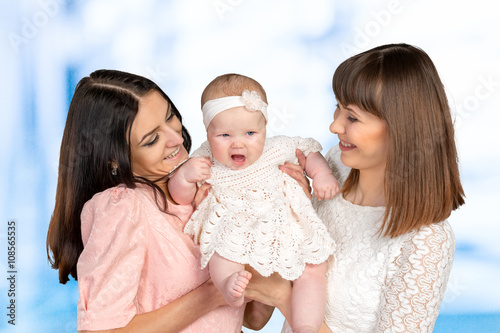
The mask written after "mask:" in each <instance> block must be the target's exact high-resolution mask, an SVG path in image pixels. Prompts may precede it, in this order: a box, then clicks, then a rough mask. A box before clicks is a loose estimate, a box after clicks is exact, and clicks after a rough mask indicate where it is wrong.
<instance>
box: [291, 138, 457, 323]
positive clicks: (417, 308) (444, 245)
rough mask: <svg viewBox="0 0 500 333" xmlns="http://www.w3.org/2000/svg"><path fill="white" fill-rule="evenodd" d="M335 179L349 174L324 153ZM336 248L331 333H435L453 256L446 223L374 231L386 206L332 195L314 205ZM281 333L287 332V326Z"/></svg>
mask: <svg viewBox="0 0 500 333" xmlns="http://www.w3.org/2000/svg"><path fill="white" fill-rule="evenodd" d="M326 159H327V161H328V164H329V165H330V166H331V167H332V169H333V171H334V174H335V176H336V178H337V179H338V180H339V182H341V183H342V182H343V181H344V180H345V179H346V178H347V175H348V173H349V171H350V169H349V168H347V167H346V166H344V165H343V164H342V162H341V161H340V150H339V149H338V146H337V147H334V148H332V149H331V150H330V151H329V152H328V154H327V155H326ZM314 205H315V207H316V208H317V212H318V215H319V216H320V217H321V218H322V219H323V221H324V222H325V224H326V225H327V226H328V230H329V231H330V234H331V235H332V237H333V239H334V240H335V243H336V245H337V248H336V250H335V252H334V257H335V259H334V260H330V261H329V268H328V275H327V276H328V285H327V307H326V315H325V323H326V324H327V326H328V327H329V328H330V330H331V331H332V332H343V333H349V332H352V333H363V332H418V333H421V332H432V330H433V328H434V323H435V321H436V319H437V316H438V314H439V307H440V305H441V301H442V299H443V296H444V293H445V291H446V285H447V283H448V277H449V274H450V270H451V267H452V263H453V255H454V252H455V237H454V235H453V231H452V229H451V227H450V225H449V223H448V222H447V221H443V222H440V223H437V224H432V225H431V226H427V227H423V228H421V229H420V230H419V231H412V232H410V233H407V234H405V235H401V236H399V237H396V238H392V239H391V238H387V237H382V236H380V235H379V234H378V231H379V227H380V225H381V221H382V218H383V216H384V211H385V209H384V207H367V206H359V205H354V204H352V203H351V202H349V201H347V200H345V199H343V197H342V195H340V194H339V195H337V196H336V197H335V198H334V199H332V200H328V201H320V202H315V203H314ZM283 332H291V330H290V329H289V327H288V325H287V324H285V328H284V329H283Z"/></svg>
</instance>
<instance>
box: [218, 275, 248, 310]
mask: <svg viewBox="0 0 500 333" xmlns="http://www.w3.org/2000/svg"><path fill="white" fill-rule="evenodd" d="M251 278H252V273H250V272H247V271H245V270H243V271H239V272H237V273H233V274H232V275H230V276H228V277H227V278H226V280H225V282H224V288H223V290H221V292H222V295H223V296H224V299H225V300H226V302H227V304H229V305H231V306H233V307H240V306H242V305H243V303H244V302H245V297H244V294H245V289H246V287H247V285H248V282H249V281H250V279H251Z"/></svg>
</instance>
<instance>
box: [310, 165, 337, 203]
mask: <svg viewBox="0 0 500 333" xmlns="http://www.w3.org/2000/svg"><path fill="white" fill-rule="evenodd" d="M312 186H313V190H314V195H315V196H316V198H318V200H329V199H331V198H333V197H334V196H335V195H337V193H339V183H338V182H337V179H335V177H334V176H333V174H332V173H331V172H326V173H322V174H319V175H316V177H314V179H313V183H312Z"/></svg>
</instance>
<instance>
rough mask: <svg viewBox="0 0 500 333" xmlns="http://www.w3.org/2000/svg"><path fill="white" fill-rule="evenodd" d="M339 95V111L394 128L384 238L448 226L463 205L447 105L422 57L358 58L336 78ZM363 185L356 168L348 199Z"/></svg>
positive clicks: (401, 47) (392, 50)
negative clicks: (346, 108) (350, 110)
mask: <svg viewBox="0 0 500 333" xmlns="http://www.w3.org/2000/svg"><path fill="white" fill-rule="evenodd" d="M333 91H334V93H335V96H336V98H337V100H338V101H339V103H340V104H342V105H349V104H354V105H357V106H358V107H360V108H361V109H362V110H364V111H367V112H370V113H372V114H374V115H375V116H377V117H379V118H380V119H382V120H384V121H385V122H386V124H387V130H388V135H389V153H388V156H387V162H386V170H385V179H384V184H385V185H384V192H385V203H386V211H385V216H384V223H383V226H382V229H381V232H383V234H384V235H385V236H389V237H396V236H399V235H402V234H405V233H407V232H409V231H411V230H414V229H418V228H419V227H421V226H424V225H429V224H432V223H437V222H440V221H443V220H445V219H446V218H448V217H449V216H450V214H451V212H452V211H453V210H455V209H457V208H458V207H460V206H461V205H463V204H464V197H465V195H464V191H463V189H462V185H461V183H460V177H459V171H458V157H457V150H456V146H455V138H454V129H453V123H452V119H451V114H450V108H449V105H448V100H447V98H446V94H445V91H444V87H443V84H442V82H441V80H440V78H439V75H438V72H437V70H436V68H435V66H434V64H433V62H432V61H431V59H430V57H429V56H428V55H427V54H426V53H425V52H424V51H423V50H421V49H419V48H416V47H414V46H411V45H407V44H390V45H383V46H379V47H376V48H374V49H371V50H369V51H366V52H363V53H361V54H358V55H356V56H353V57H351V58H349V59H347V60H346V61H344V62H343V63H342V64H341V65H340V66H339V67H338V68H337V70H336V71H335V74H334V76H333ZM358 179H359V170H356V169H352V170H351V172H350V174H349V176H348V178H347V179H346V181H345V183H344V186H343V188H342V193H343V195H344V196H345V195H346V194H347V193H349V192H350V191H351V190H352V188H353V187H354V186H355V185H356V184H357V182H358Z"/></svg>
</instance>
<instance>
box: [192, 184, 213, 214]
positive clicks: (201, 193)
mask: <svg viewBox="0 0 500 333" xmlns="http://www.w3.org/2000/svg"><path fill="white" fill-rule="evenodd" d="M211 188H212V185H210V184H209V183H204V184H203V185H201V186H200V187H199V188H198V191H196V194H195V196H194V201H193V206H194V208H195V209H196V208H197V207H198V206H199V205H200V204H201V202H202V201H203V200H204V199H205V198H206V197H207V195H208V193H209V192H210V189H211Z"/></svg>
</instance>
